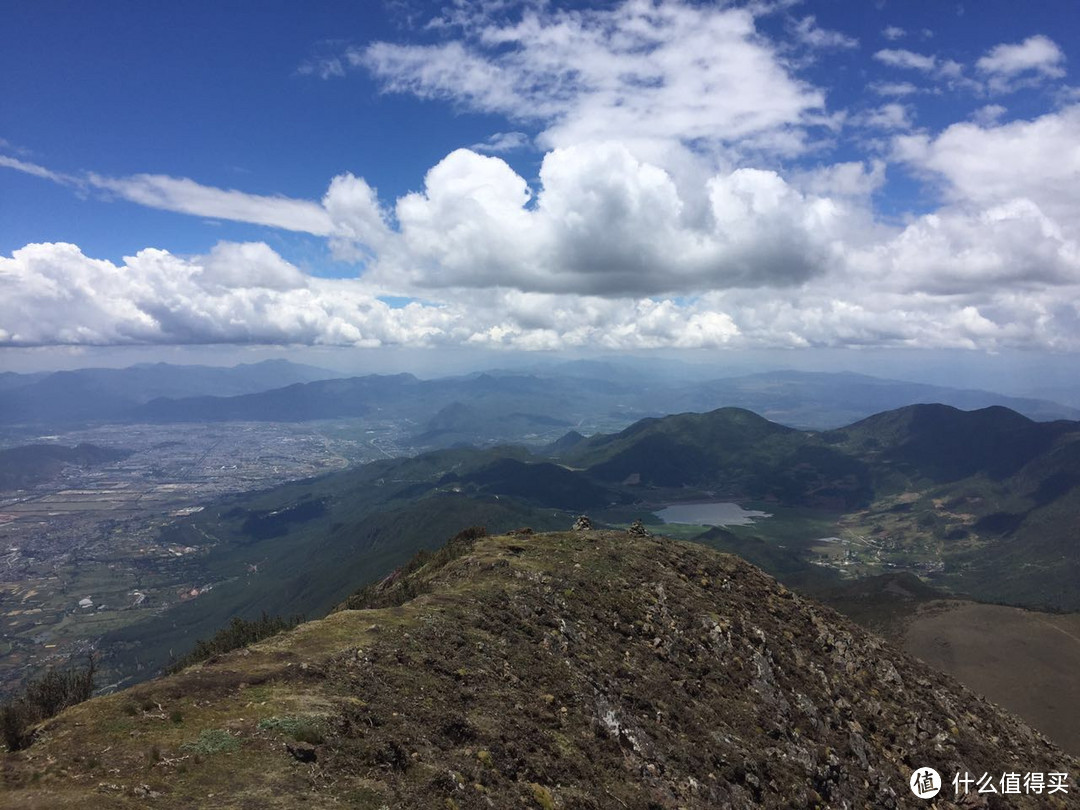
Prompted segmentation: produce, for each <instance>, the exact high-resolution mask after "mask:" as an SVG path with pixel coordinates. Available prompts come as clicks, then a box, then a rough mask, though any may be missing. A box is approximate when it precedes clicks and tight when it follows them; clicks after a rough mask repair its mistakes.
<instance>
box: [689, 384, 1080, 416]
mask: <svg viewBox="0 0 1080 810" xmlns="http://www.w3.org/2000/svg"><path fill="white" fill-rule="evenodd" d="M670 403H671V405H670V407H669V412H674V411H683V410H685V411H702V410H711V409H712V408H715V407H719V406H720V405H725V406H734V407H740V408H747V409H749V410H752V411H754V412H755V413H759V414H761V415H762V416H765V417H767V418H768V419H771V420H772V421H774V422H780V423H781V424H785V425H791V426H793V427H799V428H807V429H819V430H820V429H829V428H836V427H840V426H842V425H846V424H850V423H851V422H854V421H856V420H859V419H863V418H865V417H867V416H870V415H872V414H876V413H880V412H882V411H886V410H891V409H894V408H900V407H903V406H905V405H915V404H919V403H940V404H943V405H951V406H953V407H955V408H962V409H964V410H973V409H977V408H986V407H989V406H991V405H1001V406H1004V407H1007V408H1010V409H1012V410H1014V411H1016V412H1018V413H1022V414H1024V415H1025V416H1028V417H1030V418H1032V419H1036V420H1040V421H1045V420H1051V419H1080V410H1077V409H1076V408H1071V407H1069V406H1066V405H1060V404H1058V403H1056V402H1050V401H1047V400H1039V399H1025V398H1019V397H1010V396H1005V395H1004V394H996V393H993V392H990V391H977V390H962V389H957V388H946V387H942V386H936V385H925V384H922V383H912V382H903V381H899V380H887V379H880V378H878V377H870V376H867V375H865V374H851V373H846V372H844V373H824V372H806V371H771V372H766V373H763V374H750V375H746V376H741V377H729V378H725V379H719V380H712V381H710V382H706V383H701V384H696V385H690V386H687V387H685V388H682V389H677V390H675V391H673V392H671V394H670Z"/></svg>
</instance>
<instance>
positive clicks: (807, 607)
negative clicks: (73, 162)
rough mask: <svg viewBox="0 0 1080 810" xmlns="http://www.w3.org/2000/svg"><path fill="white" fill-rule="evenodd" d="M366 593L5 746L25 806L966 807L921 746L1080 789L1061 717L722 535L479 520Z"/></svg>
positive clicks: (969, 763) (967, 766)
mask: <svg viewBox="0 0 1080 810" xmlns="http://www.w3.org/2000/svg"><path fill="white" fill-rule="evenodd" d="M348 604H350V605H351V606H353V607H360V606H364V605H379V606H380V607H377V608H364V609H344V610H339V611H337V612H335V613H332V614H330V615H329V616H328V617H326V618H325V619H322V620H319V621H314V622H309V623H307V624H304V625H301V626H300V627H298V628H296V629H295V630H293V631H291V632H288V633H285V634H282V635H280V636H277V637H274V638H272V639H270V640H267V641H264V642H262V643H259V644H257V645H254V646H252V647H250V648H248V649H245V650H240V651H236V652H233V653H230V654H228V655H225V656H221V657H219V658H217V659H211V660H210V661H207V662H205V663H204V664H200V665H196V666H193V667H190V668H189V669H187V670H185V671H183V672H181V673H179V674H177V675H174V676H170V677H167V678H162V679H158V680H155V681H150V682H148V683H145V684H141V685H139V686H137V687H135V688H133V689H131V690H128V691H126V692H121V693H118V694H115V695H111V696H108V697H104V698H98V699H95V700H92V701H90V702H88V703H86V704H82V705H80V706H77V707H74V708H73V709H71V710H69V711H67V712H65V713H63V714H61V715H60V716H59V717H57V718H55V719H54V720H52V721H49V722H48V723H46V724H45V725H44V727H43V728H42V729H41V730H40V731H39V735H38V736H39V739H38V741H37V742H36V743H35V744H34V745H33V746H31V747H30V748H29V749H28V750H26V751H24V752H21V753H19V754H15V755H9V756H8V757H7V758H6V762H5V768H4V771H3V774H4V776H3V779H4V783H5V787H6V789H7V791H8V798H7V801H9V802H10V804H9V806H11V807H13V808H30V807H42V806H48V807H56V808H64V807H76V806H84V807H85V806H94V807H101V808H113V807H116V808H124V807H146V806H162V807H169V808H175V807H180V808H185V807H199V806H207V802H210V803H212V804H213V806H217V807H237V808H241V807H293V806H296V805H297V803H298V802H299V801H302V800H304V801H308V802H312V801H314V802H316V804H317V805H318V806H326V807H334V806H349V807H362V808H381V807H403V808H412V807H416V808H421V807H424V808H428V807H445V808H461V809H462V810H463V809H464V808H474V807H475V808H482V807H539V808H607V807H629V808H642V809H643V810H644V809H645V808H668V807H670V808H675V807H686V808H707V807H708V808H711V807H736V808H742V807H793V806H799V807H812V806H828V807H863V806H875V807H925V806H937V807H950V806H953V805H952V804H951V803H950V802H949V801H948V800H945V799H944V798H939V799H938V800H937V802H936V803H935V804H934V805H928V804H926V803H924V802H922V801H919V800H917V799H915V798H914V797H913V796H912V794H911V793H910V792H909V789H908V778H909V777H910V774H911V772H912V771H913V770H914V769H916V768H922V767H933V768H936V769H937V770H938V771H939V772H940V773H942V774H943V775H944V780H945V781H946V785H945V786H944V790H943V793H942V797H946V796H950V797H951V795H952V787H951V785H950V784H948V780H950V779H951V777H952V774H953V773H954V772H959V773H964V772H967V773H970V774H972V775H973V776H975V777H976V778H977V777H979V776H981V775H982V774H983V773H984V772H990V773H997V772H1002V771H1006V770H1008V771H1017V770H1019V771H1021V772H1024V771H1034V772H1045V773H1049V772H1062V771H1063V772H1068V773H1069V774H1070V775H1071V778H1072V780H1073V781H1072V782H1071V783H1070V792H1069V793H1068V794H1065V795H1061V794H1059V795H1058V797H1054V798H1061V802H1060V805H1059V806H1061V807H1077V806H1080V794H1078V792H1077V788H1076V784H1075V778H1076V776H1077V774H1078V772H1080V762H1077V761H1076V760H1075V759H1072V758H1070V757H1068V756H1066V755H1065V754H1063V753H1062V752H1061V751H1060V750H1059V749H1057V748H1055V747H1054V746H1053V745H1052V744H1050V743H1049V742H1048V741H1047V740H1046V739H1045V738H1044V737H1042V736H1041V735H1039V734H1038V733H1037V732H1034V731H1033V730H1031V729H1030V728H1028V727H1027V726H1025V725H1024V724H1023V723H1022V722H1020V721H1019V720H1017V719H1016V718H1014V717H1012V716H1011V715H1008V714H1006V713H1005V712H1003V711H1002V710H1000V709H998V708H997V707H995V706H994V705H993V704H991V703H989V702H988V701H986V700H984V699H982V698H980V697H978V696H976V695H974V694H973V693H971V692H969V691H967V690H965V689H964V688H963V687H960V686H959V685H957V684H956V683H955V682H954V681H952V680H951V679H949V678H948V677H946V676H943V675H941V674H939V673H937V672H935V671H934V670H932V669H930V668H929V667H927V666H925V665H923V664H921V663H920V662H918V661H916V660H914V659H911V658H909V657H908V656H906V655H904V654H902V653H900V652H897V651H895V650H893V649H892V648H890V647H889V646H888V645H887V644H886V643H885V642H883V641H882V640H880V639H878V638H877V637H874V636H872V635H870V634H868V633H866V632H865V631H863V630H861V629H859V628H858V627H856V626H855V625H853V624H851V623H850V622H848V621H846V620H844V619H843V618H841V617H840V616H839V615H838V614H836V613H834V612H833V611H831V610H829V609H827V608H824V607H821V606H819V605H817V604H815V603H813V602H811V601H809V600H807V599H804V598H802V597H799V596H797V595H796V594H794V593H792V592H791V591H789V590H787V589H786V588H784V587H783V586H781V585H779V584H778V583H776V581H775V580H773V579H772V578H771V577H769V576H767V575H766V574H764V573H763V572H761V571H760V570H758V569H756V568H754V567H753V566H751V565H750V564H748V563H746V562H744V561H742V560H740V559H739V558H737V557H734V556H731V555H725V554H720V553H717V552H714V551H711V550H709V549H707V548H704V547H702V546H699V545H694V544H689V543H682V542H676V541H670V540H666V539H656V538H646V537H635V536H631V535H628V534H627V533H626V532H614V531H586V532H566V533H552V534H543V535H540V534H529V533H524V532H522V533H514V534H510V535H502V536H496V537H475V536H468V535H466V536H463V537H459V538H457V539H456V540H455V541H452V543H451V544H450V545H448V546H447V547H445V548H444V549H443V550H441V551H439V552H436V553H435V554H433V555H429V556H427V557H422V558H419V559H418V560H417V561H415V563H414V564H413V565H411V566H409V567H407V568H406V569H402V570H401V571H399V572H398V573H397V574H396V575H392V576H390V577H388V578H386V579H385V580H383V581H381V582H380V583H378V584H377V585H375V586H371V587H369V588H367V589H365V591H363V592H361V593H359V594H357V596H356V597H355V598H354V599H353V600H351V601H350V602H349V603H348ZM298 729H306V731H304V732H303V734H300V733H298V731H297V730H298ZM35 773H36V774H37V776H36V777H35V776H34V774H35ZM973 798H977V797H973ZM1015 799H1016V801H1013V802H1012V803H1011V804H1010V806H1017V807H1027V806H1031V807H1035V806H1042V807H1045V806H1047V803H1046V802H1047V799H1048V797H1047V796H1041V797H1035V796H1023V795H1020V796H1017V797H1015ZM965 806H971V805H965Z"/></svg>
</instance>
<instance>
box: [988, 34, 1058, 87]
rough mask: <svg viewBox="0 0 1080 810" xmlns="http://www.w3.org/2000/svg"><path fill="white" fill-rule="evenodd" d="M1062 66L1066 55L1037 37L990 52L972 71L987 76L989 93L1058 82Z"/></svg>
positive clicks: (1042, 38)
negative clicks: (1046, 80)
mask: <svg viewBox="0 0 1080 810" xmlns="http://www.w3.org/2000/svg"><path fill="white" fill-rule="evenodd" d="M1064 63H1065V54H1064V53H1062V52H1061V48H1059V47H1058V46H1057V43H1055V42H1054V41H1053V40H1052V39H1050V38H1049V37H1046V36H1043V35H1041V34H1038V35H1036V36H1032V37H1028V38H1027V39H1025V40H1024V41H1023V42H1021V43H1019V44H1016V45H1009V44H1002V45H997V46H995V47H993V48H991V49H990V50H989V51H988V52H987V53H986V55H985V56H983V57H982V58H981V59H979V61H978V62H976V63H975V67H976V68H977V69H978V70H979V71H980V72H982V73H984V74H986V75H988V76H989V79H990V82H989V83H990V89H991V90H994V91H995V92H1009V91H1012V90H1015V89H1016V88H1017V87H1021V86H1026V85H1029V84H1032V83H1038V82H1040V81H1042V80H1044V79H1060V78H1061V77H1063V76H1064V75H1065V68H1064Z"/></svg>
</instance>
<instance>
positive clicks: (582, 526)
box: [574, 515, 592, 532]
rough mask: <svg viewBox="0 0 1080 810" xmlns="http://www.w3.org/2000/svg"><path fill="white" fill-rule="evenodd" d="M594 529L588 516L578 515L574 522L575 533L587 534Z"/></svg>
mask: <svg viewBox="0 0 1080 810" xmlns="http://www.w3.org/2000/svg"><path fill="white" fill-rule="evenodd" d="M590 529H592V521H591V520H589V516H588V515H578V519H577V520H575V521H574V531H575V532H587V531H589V530H590Z"/></svg>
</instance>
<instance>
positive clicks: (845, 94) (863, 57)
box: [0, 0, 1080, 358]
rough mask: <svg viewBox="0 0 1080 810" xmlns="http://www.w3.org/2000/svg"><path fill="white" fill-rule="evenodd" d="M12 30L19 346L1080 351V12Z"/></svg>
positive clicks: (470, 11)
mask: <svg viewBox="0 0 1080 810" xmlns="http://www.w3.org/2000/svg"><path fill="white" fill-rule="evenodd" d="M3 16H4V19H5V33H6V36H5V48H4V49H3V50H2V51H0V70H2V71H3V75H4V76H5V80H4V82H3V84H2V85H0V290H2V291H3V295H2V297H0V347H6V348H5V352H6V355H7V356H8V357H9V358H10V357H11V356H12V355H11V352H12V351H18V350H24V349H25V350H30V349H32V350H36V351H38V352H41V351H43V350H47V349H50V348H60V347H62V348H63V349H64V350H65V351H67V350H69V349H70V348H71V347H76V348H80V347H83V348H85V347H139V346H143V347H157V348H159V349H161V350H162V351H164V350H165V349H166V348H167V347H172V346H189V347H190V346H207V347H211V346H221V345H226V346H232V347H260V346H270V347H279V346H280V347H285V346H288V347H305V346H307V347H312V346H317V347H321V346H327V347H330V346H333V347H346V348H355V347H362V348H367V349H395V350H400V349H413V348H435V349H440V348H441V349H445V350H447V351H449V350H451V349H453V350H456V351H459V350H462V349H463V348H484V349H502V350H511V351H559V350H575V351H583V350H586V351H596V352H608V351H647V350H669V351H686V352H691V351H697V352H718V351H723V350H732V351H740V350H741V351H764V350H791V349H796V350H799V351H803V352H812V351H814V350H815V349H863V350H866V349H926V350H964V351H976V352H982V353H986V352H990V353H993V352H1009V351H1025V352H1037V353H1042V354H1045V353H1058V354H1062V353H1064V354H1066V355H1071V354H1072V353H1074V352H1076V351H1077V350H1078V349H1080V309H1078V304H1077V302H1078V301H1080V225H1078V223H1080V199H1078V193H1077V191H1076V189H1077V188H1080V185H1078V181H1080V81H1078V79H1077V76H1076V67H1075V62H1076V60H1077V59H1078V58H1080V55H1078V54H1077V53H1076V50H1075V43H1077V42H1080V30H1078V29H1080V15H1077V14H1076V13H1075V5H1074V3H1072V2H1066V0H1057V1H1054V0H1047V1H1046V2H1034V3H1031V4H1026V5H1025V6H1023V7H1021V6H1020V5H1018V4H1016V3H1014V2H1004V1H1003V0H986V1H984V2H978V3H973V2H967V3H964V2H961V3H956V2H929V1H927V2H922V1H921V0H920V1H918V2H903V3H901V2H895V0H893V1H889V0H886V1H884V2H876V3H874V2H864V1H863V0H817V1H816V2H815V1H812V0H807V1H806V2H788V1H787V0H756V1H755V2H745V3H690V2H675V1H674V0H671V2H661V1H660V0H655V2H653V1H652V0H630V1H629V2H602V3H592V4H586V3H545V2H531V1H530V2H517V1H516V0H490V1H489V2H470V3H464V2H461V3H454V2H441V3H421V2H415V1H414V0H387V1H386V2H363V3H355V2H350V3H330V2H312V3H304V4H299V3H294V2H259V3H254V2H249V3H243V2H230V3H198V2H188V3H183V4H160V3H138V2H102V3H96V4H86V3H76V2H70V3H61V2H49V0H43V1H42V2H35V3H26V4H23V3H12V2H9V3H5V4H4V14H3Z"/></svg>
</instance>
